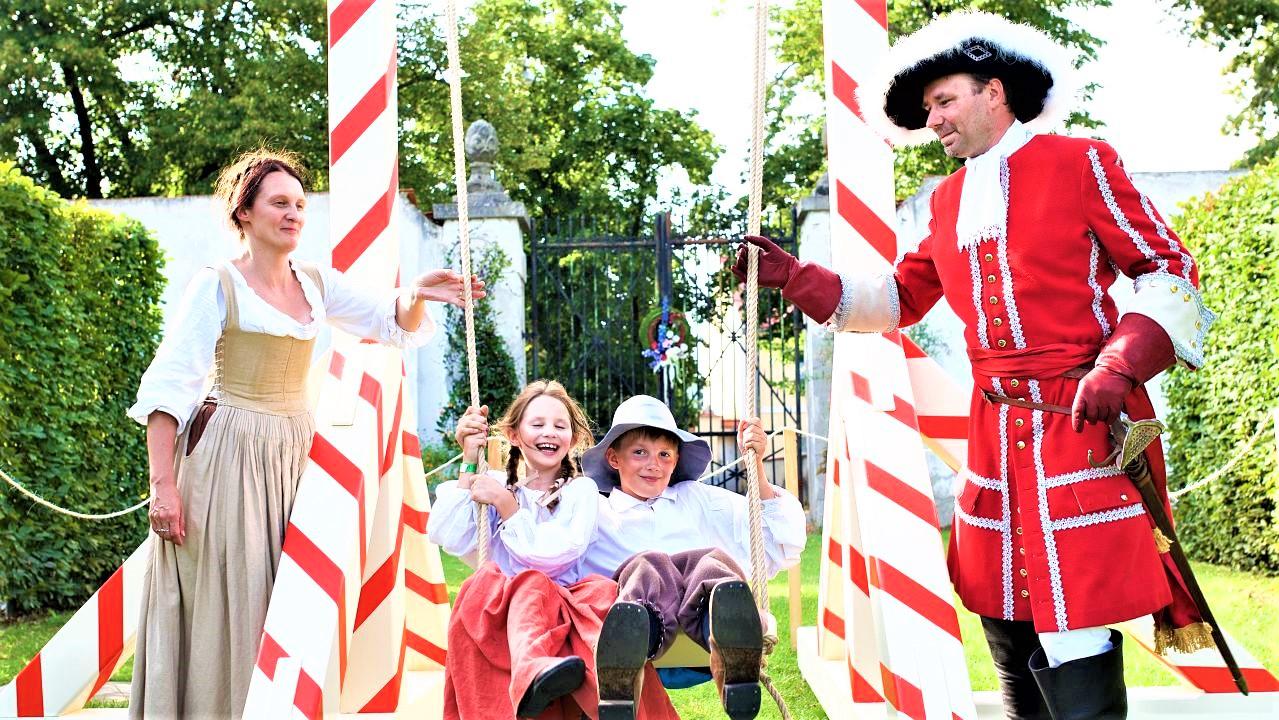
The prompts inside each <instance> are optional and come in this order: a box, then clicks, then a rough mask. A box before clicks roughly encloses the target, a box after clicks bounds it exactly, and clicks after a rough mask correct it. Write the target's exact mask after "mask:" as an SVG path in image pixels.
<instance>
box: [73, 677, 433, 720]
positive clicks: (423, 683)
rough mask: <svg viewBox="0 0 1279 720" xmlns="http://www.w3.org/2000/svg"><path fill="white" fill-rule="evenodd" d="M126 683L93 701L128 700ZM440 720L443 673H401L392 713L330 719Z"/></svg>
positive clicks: (98, 711) (89, 717)
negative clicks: (394, 707)
mask: <svg viewBox="0 0 1279 720" xmlns="http://www.w3.org/2000/svg"><path fill="white" fill-rule="evenodd" d="M128 689H129V685H128V683H110V684H108V685H107V686H106V687H104V688H103V690H102V692H99V693H98V694H97V695H96V696H95V697H96V698H98V699H110V700H128V699H129V693H128ZM128 716H129V710H128V709H127V708H88V709H85V710H81V711H80V712H77V713H72V714H70V715H64V716H63V717H71V718H76V720H125V718H127V717H128ZM443 716H444V672H443V671H442V670H435V671H425V670H423V671H411V672H405V673H404V683H403V684H402V685H401V686H400V707H399V709H398V710H396V712H394V713H368V714H346V715H330V716H329V717H330V718H331V719H332V720H400V719H405V720H407V719H408V718H412V719H413V720H436V719H437V718H440V717H443Z"/></svg>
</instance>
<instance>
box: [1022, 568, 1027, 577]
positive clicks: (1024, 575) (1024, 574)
mask: <svg viewBox="0 0 1279 720" xmlns="http://www.w3.org/2000/svg"><path fill="white" fill-rule="evenodd" d="M1021 576H1022V577H1026V568H1022V569H1021Z"/></svg>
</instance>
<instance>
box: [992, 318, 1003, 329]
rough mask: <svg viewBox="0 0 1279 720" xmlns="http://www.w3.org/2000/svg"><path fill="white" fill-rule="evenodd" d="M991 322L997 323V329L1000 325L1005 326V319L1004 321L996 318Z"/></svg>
mask: <svg viewBox="0 0 1279 720" xmlns="http://www.w3.org/2000/svg"><path fill="white" fill-rule="evenodd" d="M991 322H993V323H995V327H999V326H1000V325H1003V324H1004V319H1003V318H995V319H994V320H992V321H991Z"/></svg>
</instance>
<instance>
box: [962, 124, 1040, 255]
mask: <svg viewBox="0 0 1279 720" xmlns="http://www.w3.org/2000/svg"><path fill="white" fill-rule="evenodd" d="M1031 137H1033V136H1032V135H1031V134H1030V131H1029V130H1027V129H1026V126H1025V125H1022V124H1021V121H1020V120H1014V121H1013V124H1012V125H1010V126H1008V130H1007V131H1006V132H1004V136H1003V137H1002V138H1000V139H999V142H997V143H995V146H994V147H992V148H991V149H989V150H987V151H986V152H984V153H982V154H981V155H978V156H977V157H971V158H968V159H967V160H965V161H964V167H965V168H967V170H966V171H965V173H964V189H963V192H962V193H961V194H960V197H959V219H958V220H957V221H956V222H955V235H956V237H958V238H959V249H960V250H971V249H973V248H975V247H977V245H978V244H980V243H981V242H982V241H983V240H997V239H999V238H1004V237H1007V234H1008V198H1006V197H1004V187H1003V183H1001V182H1000V179H999V168H1000V166H1001V165H1002V162H1001V161H1002V160H1003V159H1004V158H1006V157H1008V156H1009V155H1012V154H1013V153H1015V152H1017V151H1018V150H1020V149H1021V147H1022V146H1023V145H1025V144H1026V143H1028V142H1030V138H1031Z"/></svg>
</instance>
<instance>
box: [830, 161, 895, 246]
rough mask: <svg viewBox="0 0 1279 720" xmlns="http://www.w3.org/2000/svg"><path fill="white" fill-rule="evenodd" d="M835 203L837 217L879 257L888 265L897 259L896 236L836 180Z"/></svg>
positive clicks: (877, 216) (873, 212)
mask: <svg viewBox="0 0 1279 720" xmlns="http://www.w3.org/2000/svg"><path fill="white" fill-rule="evenodd" d="M835 203H836V207H838V208H839V216H840V217H842V218H843V219H844V221H845V222H847V223H848V224H849V225H851V226H852V228H853V230H855V231H857V234H858V235H861V236H862V238H864V239H865V240H866V242H868V243H870V246H871V247H873V248H874V249H875V252H877V253H879V255H880V257H882V258H884V259H885V260H887V261H888V262H889V263H890V264H891V263H892V262H893V261H894V260H896V259H897V234H896V233H894V232H893V229H892V228H891V227H889V226H888V225H887V224H885V223H884V221H883V220H881V219H880V217H879V215H876V214H875V211H874V210H871V209H870V208H869V207H867V206H866V204H865V203H863V202H862V201H861V199H860V198H858V197H857V196H856V195H854V194H853V191H852V190H849V189H848V187H847V186H846V185H844V183H842V182H840V181H839V180H838V179H836V180H835Z"/></svg>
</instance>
